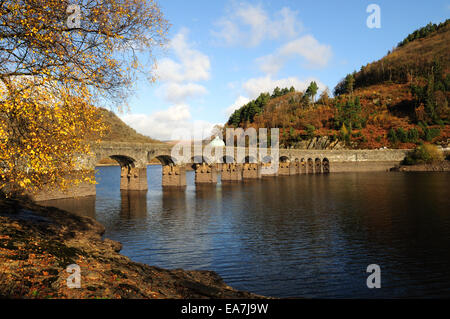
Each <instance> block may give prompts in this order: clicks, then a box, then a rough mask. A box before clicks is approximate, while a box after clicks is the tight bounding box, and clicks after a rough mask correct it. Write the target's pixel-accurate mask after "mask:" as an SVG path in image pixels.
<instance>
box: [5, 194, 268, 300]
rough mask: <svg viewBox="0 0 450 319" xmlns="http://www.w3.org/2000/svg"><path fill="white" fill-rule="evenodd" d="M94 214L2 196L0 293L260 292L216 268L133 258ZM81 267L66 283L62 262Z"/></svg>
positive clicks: (226, 294)
mask: <svg viewBox="0 0 450 319" xmlns="http://www.w3.org/2000/svg"><path fill="white" fill-rule="evenodd" d="M103 233H104V227H103V226H102V225H101V224H99V223H98V222H96V221H95V220H93V219H90V218H87V217H80V216H77V215H74V214H71V213H68V212H65V211H62V210H59V209H56V208H45V207H41V206H38V205H36V204H33V203H31V202H18V201H13V200H0V296H3V297H25V298H49V297H50V298H258V297H260V296H256V295H253V294H250V293H247V292H241V291H237V290H234V289H233V288H231V287H229V286H227V285H226V284H225V283H224V282H223V280H222V279H221V278H220V277H219V276H218V275H217V274H216V273H214V272H210V271H184V270H166V269H161V268H157V267H152V266H148V265H145V264H141V263H136V262H132V261H131V260H130V259H129V258H127V257H125V256H122V255H121V254H119V253H118V252H119V251H120V249H121V245H120V244H119V243H117V242H114V241H112V240H108V239H105V240H103V239H102V238H101V235H102V234H103ZM70 264H77V265H79V266H80V268H81V288H80V289H76V288H72V289H70V288H68V287H67V283H66V279H67V277H68V276H69V273H67V272H66V267H67V266H68V265H70Z"/></svg>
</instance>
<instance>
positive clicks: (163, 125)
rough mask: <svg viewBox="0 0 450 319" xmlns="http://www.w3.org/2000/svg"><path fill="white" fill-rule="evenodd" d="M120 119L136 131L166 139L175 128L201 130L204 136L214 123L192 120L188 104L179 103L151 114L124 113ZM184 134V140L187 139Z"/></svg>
mask: <svg viewBox="0 0 450 319" xmlns="http://www.w3.org/2000/svg"><path fill="white" fill-rule="evenodd" d="M121 119H122V120H123V121H124V122H125V123H126V124H128V125H130V126H132V127H133V128H134V129H135V130H136V131H137V132H139V133H141V134H144V135H147V136H151V137H153V138H156V139H159V140H162V141H167V140H171V139H172V138H173V136H172V134H173V133H174V131H175V129H185V130H188V131H190V132H193V131H194V130H202V132H204V133H203V136H204V137H206V136H208V134H209V133H210V132H211V131H212V129H213V127H214V124H213V123H209V122H207V121H192V116H191V113H190V111H189V106H188V105H186V104H179V105H175V106H172V107H170V108H168V109H167V110H163V111H158V112H155V113H153V114H126V115H123V116H121ZM189 138H190V137H189V136H186V140H187V139H189Z"/></svg>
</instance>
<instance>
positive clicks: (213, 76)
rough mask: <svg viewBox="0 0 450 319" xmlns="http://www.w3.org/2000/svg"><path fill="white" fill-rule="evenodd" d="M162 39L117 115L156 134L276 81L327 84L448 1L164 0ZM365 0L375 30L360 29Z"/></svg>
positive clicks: (217, 117)
mask: <svg viewBox="0 0 450 319" xmlns="http://www.w3.org/2000/svg"><path fill="white" fill-rule="evenodd" d="M159 3H160V6H161V9H162V11H163V12H164V14H165V16H166V18H167V19H168V20H169V22H170V23H171V25H172V27H171V29H170V33H169V39H171V41H170V44H169V46H168V48H167V50H165V52H156V53H157V55H156V58H157V63H158V68H157V70H156V73H157V75H158V81H157V82H156V83H154V84H151V83H148V82H146V81H145V80H140V81H138V83H137V90H136V93H135V94H133V96H131V97H130V99H129V108H130V111H128V112H126V113H125V114H122V115H121V118H122V119H123V120H124V121H125V122H126V123H127V124H129V125H130V126H132V127H133V128H135V129H136V130H137V131H138V132H140V133H143V134H145V135H148V136H151V137H154V138H159V139H162V140H167V139H171V137H172V132H173V131H174V129H176V128H184V129H192V128H198V127H202V128H204V130H205V131H206V132H209V131H210V129H211V128H212V127H213V125H214V124H223V123H224V122H226V120H227V119H228V117H229V115H230V114H231V112H232V111H233V110H234V109H235V108H238V107H239V106H242V105H243V104H245V103H246V102H247V101H249V100H251V99H253V98H256V97H257V96H258V95H259V93H261V92H265V91H270V92H271V91H272V90H273V88H274V87H275V86H280V87H290V86H291V85H293V86H294V87H295V88H296V89H297V90H299V91H302V90H304V89H305V87H306V86H307V85H308V84H309V82H310V81H311V80H315V81H316V82H318V83H319V87H320V88H321V89H323V88H325V87H328V88H329V90H330V91H332V90H333V88H334V86H335V85H336V84H337V82H338V81H339V80H341V79H342V78H343V77H344V76H345V75H346V74H348V73H349V72H352V71H354V70H359V69H360V67H361V66H362V65H365V64H367V63H369V62H371V61H374V60H377V59H379V58H381V57H383V56H384V55H385V54H386V53H387V51H388V50H390V49H392V48H393V47H394V46H395V45H396V44H397V43H398V42H399V41H401V40H402V39H403V38H404V37H406V36H407V35H408V34H409V33H411V32H412V31H414V30H415V29H417V28H419V27H422V26H424V25H426V24H427V23H429V22H433V23H438V22H442V21H444V20H445V19H447V18H449V17H450V0H429V1H415V0H414V1H411V0H409V1H406V0H396V1H392V0H383V1H381V0H372V1H364V0H346V1H333V0H320V1H303V0H296V1H288V0H281V1H267V0H266V1H234V0H225V1H219V0H214V1H212V0H210V1H206V0H201V1H200V0H192V1H182V0H163V1H159ZM370 4H377V5H378V6H379V7H380V9H381V28H368V27H367V24H366V20H367V18H368V16H369V15H370V14H371V13H367V12H366V8H367V7H368V5H370Z"/></svg>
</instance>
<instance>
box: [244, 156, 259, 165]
mask: <svg viewBox="0 0 450 319" xmlns="http://www.w3.org/2000/svg"><path fill="white" fill-rule="evenodd" d="M244 162H245V163H258V160H257V159H256V157H254V156H249V155H247V156H246V157H245V159H244Z"/></svg>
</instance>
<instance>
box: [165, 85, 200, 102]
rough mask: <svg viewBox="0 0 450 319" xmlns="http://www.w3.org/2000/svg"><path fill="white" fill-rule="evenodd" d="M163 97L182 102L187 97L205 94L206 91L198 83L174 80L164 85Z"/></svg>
mask: <svg viewBox="0 0 450 319" xmlns="http://www.w3.org/2000/svg"><path fill="white" fill-rule="evenodd" d="M164 92H165V98H166V99H167V100H168V101H170V102H172V103H182V102H184V101H186V100H187V99H188V98H191V97H195V96H200V95H204V94H206V93H207V92H208V91H207V90H206V88H205V87H204V86H202V85H200V84H196V83H187V84H180V83H176V82H172V83H168V84H167V85H165V86H164Z"/></svg>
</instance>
